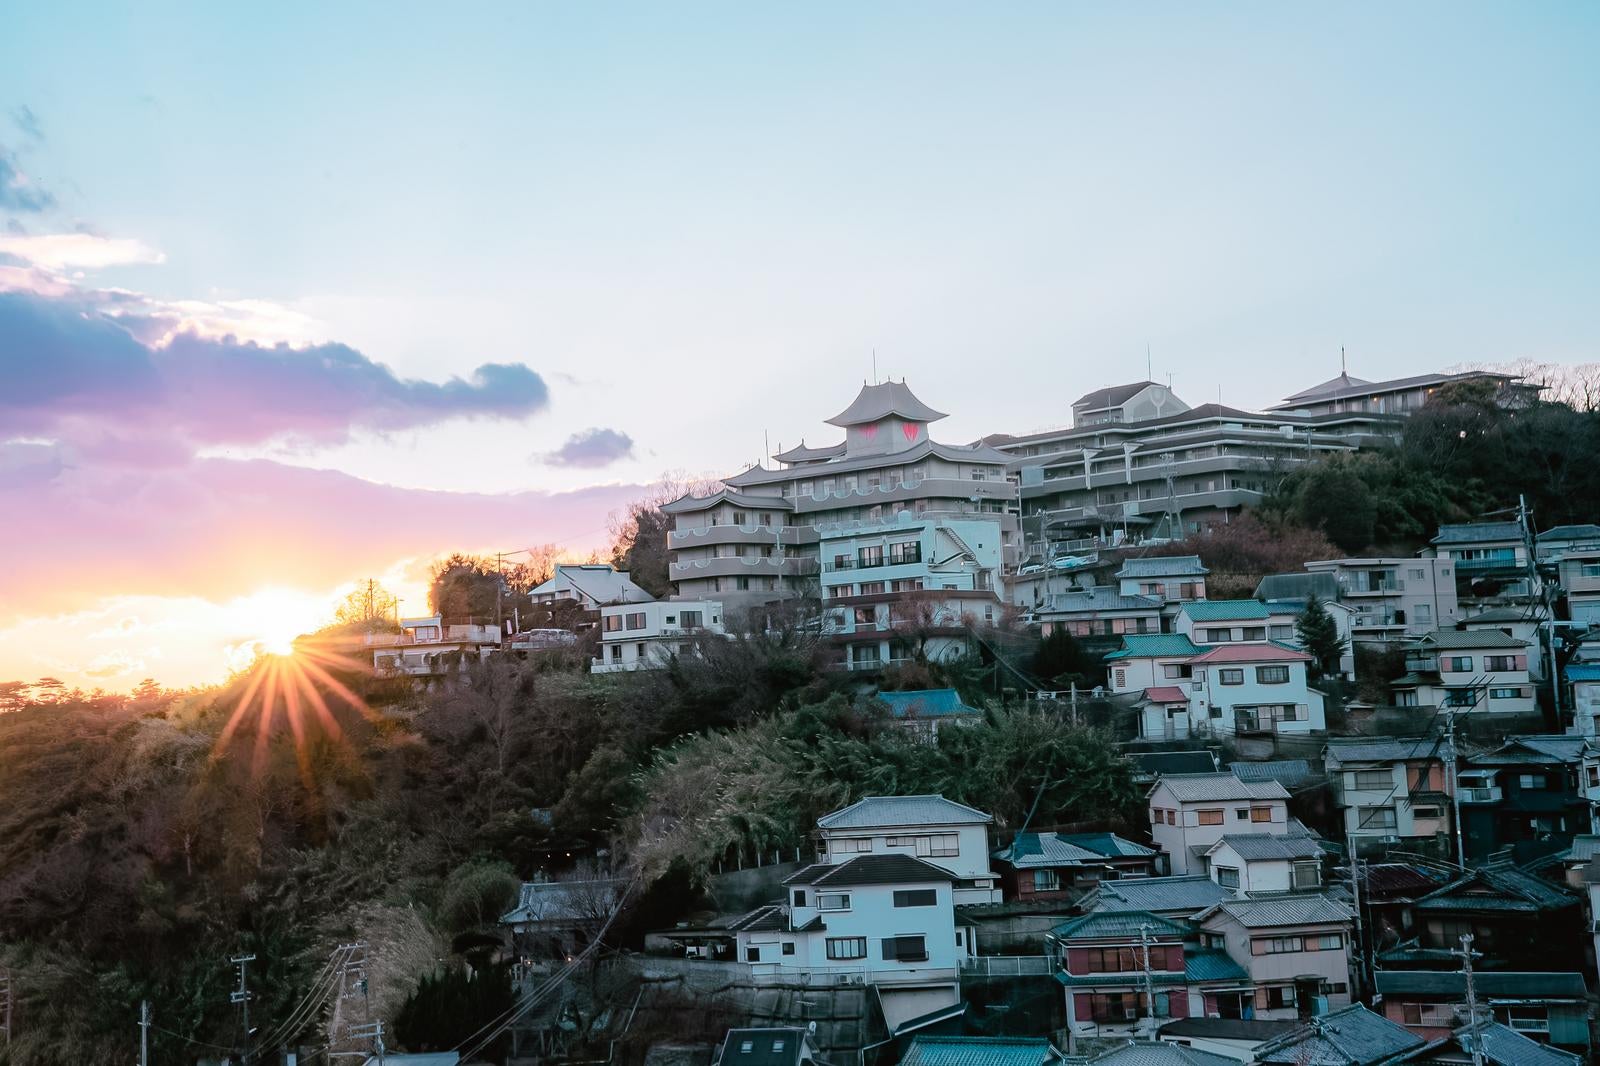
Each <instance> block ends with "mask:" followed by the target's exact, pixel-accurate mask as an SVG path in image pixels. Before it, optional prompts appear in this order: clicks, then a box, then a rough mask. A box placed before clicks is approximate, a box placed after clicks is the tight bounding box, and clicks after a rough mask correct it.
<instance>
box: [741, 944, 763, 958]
mask: <svg viewBox="0 0 1600 1066" xmlns="http://www.w3.org/2000/svg"><path fill="white" fill-rule="evenodd" d="M744 961H745V962H760V961H761V949H760V948H758V947H756V946H755V945H751V946H750V947H747V948H745V949H744Z"/></svg>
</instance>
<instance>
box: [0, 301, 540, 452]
mask: <svg viewBox="0 0 1600 1066" xmlns="http://www.w3.org/2000/svg"><path fill="white" fill-rule="evenodd" d="M129 302H130V305H131V309H130V310H128V311H126V312H125V313H109V312H107V311H104V310H99V309H96V308H94V307H88V306H85V303H84V301H82V300H78V299H74V298H72V297H70V296H68V297H63V298H51V297H48V296H43V295H40V294H38V293H35V292H21V291H13V292H0V380H4V381H5V382H6V383H7V388H6V389H5V390H4V391H3V392H0V435H9V436H13V437H15V436H32V437H48V438H53V439H56V440H63V441H69V442H72V443H75V444H77V445H79V446H80V447H83V448H88V449H93V450H95V451H97V452H100V453H102V454H104V453H108V452H114V451H116V450H118V449H120V448H122V447H123V446H125V445H131V446H133V448H134V449H135V450H136V451H139V452H141V453H144V454H149V452H150V449H151V448H152V447H154V446H159V447H160V448H161V449H162V450H175V451H177V452H178V453H180V454H181V453H183V452H192V451H193V450H195V449H197V448H201V447H205V446H209V445H224V444H259V443H263V442H266V441H270V440H275V439H291V440H303V441H315V442H318V443H338V442H341V441H344V440H347V439H348V438H349V436H350V434H351V432H352V431H354V430H357V429H371V430H379V431H383V430H399V429H409V428H415V427H419V426H424V425H430V424H434V423H437V422H442V421H445V420H448V419H452V418H463V417H465V418H476V417H491V418H520V417H524V416H526V415H529V414H532V413H535V412H537V411H540V410H543V409H544V408H545V407H546V406H548V404H549V390H548V388H547V387H546V385H545V383H544V379H543V378H541V377H540V376H539V375H538V374H537V373H536V372H534V371H533V370H531V369H530V368H528V367H527V366H525V365H523V364H520V363H514V364H508V363H485V364H484V365H482V366H480V367H478V368H477V369H476V370H475V371H473V372H472V374H471V375H469V376H468V377H466V378H461V377H452V378H450V379H449V380H447V381H444V382H430V381H417V380H412V379H406V378H401V377H398V376H397V375H396V374H395V373H394V371H392V370H390V369H389V368H388V367H386V366H384V365H383V364H381V363H376V362H374V361H372V360H371V359H369V358H367V357H366V356H365V355H363V354H361V353H360V352H358V351H356V350H355V349H353V348H350V347H348V346H346V345H343V344H319V345H312V346H307V347H298V348H297V347H291V346H289V345H287V344H275V345H262V344H257V343H255V342H252V341H244V340H239V339H237V338H235V337H232V336H228V337H221V338H216V337H207V336H201V335H199V334H196V333H193V332H184V333H180V334H178V335H176V336H173V337H171V338H170V339H168V340H167V341H166V342H165V343H163V344H160V345H158V346H151V345H150V344H148V343H145V342H144V341H142V340H141V339H139V337H138V336H136V334H139V333H141V332H143V333H145V334H148V333H149V332H150V326H151V323H150V320H149V318H148V316H147V315H146V314H144V313H143V309H142V308H141V307H140V306H139V305H138V303H137V300H130V301H129ZM158 332H159V331H158Z"/></svg>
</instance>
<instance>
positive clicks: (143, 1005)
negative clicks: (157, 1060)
mask: <svg viewBox="0 0 1600 1066" xmlns="http://www.w3.org/2000/svg"><path fill="white" fill-rule="evenodd" d="M139 1066H150V1001H149V1000H148V999H146V1000H141V1001H140V1003H139Z"/></svg>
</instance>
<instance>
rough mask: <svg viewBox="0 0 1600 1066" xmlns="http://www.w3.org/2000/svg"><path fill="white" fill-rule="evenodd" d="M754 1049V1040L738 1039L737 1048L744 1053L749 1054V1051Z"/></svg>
mask: <svg viewBox="0 0 1600 1066" xmlns="http://www.w3.org/2000/svg"><path fill="white" fill-rule="evenodd" d="M755 1049H756V1042H755V1041H754V1040H741V1041H739V1050H740V1051H742V1052H744V1053H745V1054H746V1055H748V1054H750V1052H752V1051H754V1050H755Z"/></svg>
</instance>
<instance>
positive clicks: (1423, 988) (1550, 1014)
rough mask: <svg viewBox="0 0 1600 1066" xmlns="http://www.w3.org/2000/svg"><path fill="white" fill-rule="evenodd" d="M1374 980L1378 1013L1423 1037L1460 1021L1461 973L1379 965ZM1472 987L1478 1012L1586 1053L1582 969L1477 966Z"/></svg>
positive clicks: (1440, 1034) (1434, 1036)
mask: <svg viewBox="0 0 1600 1066" xmlns="http://www.w3.org/2000/svg"><path fill="white" fill-rule="evenodd" d="M1373 983H1374V985H1375V986H1376V987H1375V989H1374V991H1376V992H1377V993H1378V995H1379V996H1381V997H1383V1000H1382V1004H1381V1005H1382V1008H1383V1016H1384V1017H1385V1018H1388V1019H1389V1020H1390V1021H1392V1022H1399V1023H1400V1024H1401V1025H1403V1026H1405V1027H1406V1028H1407V1029H1410V1030H1411V1031H1412V1032H1413V1033H1416V1034H1417V1035H1418V1036H1420V1037H1422V1038H1423V1039H1425V1040H1443V1039H1446V1038H1448V1037H1449V1036H1450V1035H1451V1034H1452V1033H1453V1032H1454V1031H1455V1030H1456V1028H1457V1027H1458V1026H1459V1025H1460V1024H1461V1022H1462V1021H1463V1020H1464V1019H1463V1017H1462V1016H1463V1014H1464V1013H1465V1012H1464V1011H1463V1010H1462V1008H1463V1005H1464V1004H1465V1003H1466V1001H1467V987H1466V986H1467V979H1466V975H1465V974H1463V973H1458V972H1450V971H1444V972H1436V971H1428V970H1379V971H1377V972H1376V973H1374V974H1373ZM1474 990H1475V993H1476V995H1477V996H1478V997H1479V1003H1480V1004H1481V1005H1482V1006H1481V1007H1480V1011H1481V1012H1482V1013H1484V1014H1491V1015H1493V1017H1494V1018H1495V1019H1496V1020H1497V1021H1499V1022H1500V1023H1501V1024H1502V1025H1505V1026H1507V1027H1508V1028H1510V1029H1512V1030H1514V1031H1516V1032H1519V1033H1522V1034H1524V1035H1526V1036H1528V1037H1530V1038H1532V1039H1534V1040H1538V1041H1539V1042H1540V1043H1549V1044H1553V1045H1555V1046H1557V1047H1563V1048H1567V1049H1569V1050H1572V1051H1575V1052H1578V1053H1580V1054H1587V1052H1588V1050H1589V1019H1588V1007H1589V995H1588V989H1587V988H1586V987H1585V985H1584V980H1583V974H1581V973H1549V972H1536V973H1518V972H1511V973H1507V972H1504V971H1500V972H1496V971H1494V970H1479V971H1478V973H1476V974H1475V975H1474ZM1535 1055H1537V1051H1535ZM1515 1061H1518V1062H1522V1061H1528V1060H1523V1059H1518V1060H1515ZM1533 1061H1535V1062H1536V1061H1537V1059H1534V1060H1533ZM1550 1061H1551V1062H1552V1063H1559V1062H1561V1061H1562V1060H1561V1059H1558V1058H1552V1059H1551V1060H1550Z"/></svg>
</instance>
